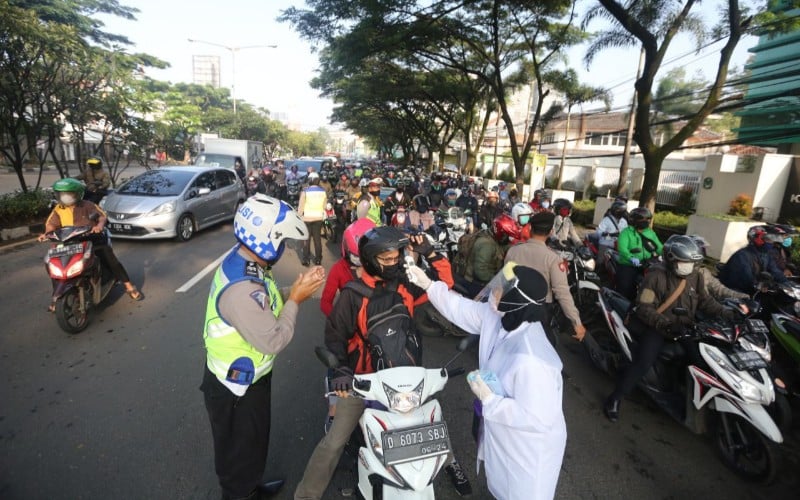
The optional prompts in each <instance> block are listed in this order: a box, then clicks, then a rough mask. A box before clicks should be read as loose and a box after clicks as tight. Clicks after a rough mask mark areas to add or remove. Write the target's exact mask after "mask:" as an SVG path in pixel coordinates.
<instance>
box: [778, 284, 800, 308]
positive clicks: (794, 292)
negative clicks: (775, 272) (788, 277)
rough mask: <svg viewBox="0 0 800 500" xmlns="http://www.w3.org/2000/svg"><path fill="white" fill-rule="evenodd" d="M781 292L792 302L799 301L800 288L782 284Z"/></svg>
mask: <svg viewBox="0 0 800 500" xmlns="http://www.w3.org/2000/svg"><path fill="white" fill-rule="evenodd" d="M781 290H782V291H783V293H785V294H786V295H787V296H789V297H791V298H793V299H794V300H800V287H798V286H794V285H791V284H782V285H781ZM796 307H797V304H795V308H796Z"/></svg>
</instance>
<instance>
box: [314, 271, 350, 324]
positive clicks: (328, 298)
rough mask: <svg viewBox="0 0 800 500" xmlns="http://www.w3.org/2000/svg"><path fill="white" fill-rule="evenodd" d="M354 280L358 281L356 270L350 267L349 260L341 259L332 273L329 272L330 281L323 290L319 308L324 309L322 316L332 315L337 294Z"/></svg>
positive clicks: (328, 280)
mask: <svg viewBox="0 0 800 500" xmlns="http://www.w3.org/2000/svg"><path fill="white" fill-rule="evenodd" d="M354 279H356V273H355V270H354V269H353V268H352V267H350V262H348V261H347V259H344V258H342V259H339V260H337V261H336V263H335V264H334V265H333V266H331V269H330V271H328V279H327V281H325V287H324V288H323V289H322V298H321V299H320V301H319V308H320V309H322V314H324V315H325V316H329V315H330V314H331V310H333V299H335V298H336V293H337V292H338V291H339V290H341V289H342V288H344V286H345V285H346V284H347V282H348V281H352V280H354Z"/></svg>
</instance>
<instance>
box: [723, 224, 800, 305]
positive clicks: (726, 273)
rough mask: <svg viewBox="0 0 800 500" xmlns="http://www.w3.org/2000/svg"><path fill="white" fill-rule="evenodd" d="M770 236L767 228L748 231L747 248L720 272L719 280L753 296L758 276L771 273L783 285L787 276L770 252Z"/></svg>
mask: <svg viewBox="0 0 800 500" xmlns="http://www.w3.org/2000/svg"><path fill="white" fill-rule="evenodd" d="M770 246H771V243H770V235H769V233H768V231H767V227H766V226H763V225H761V226H753V227H751V228H750V229H748V230H747V246H746V247H744V248H740V249H739V250H737V251H736V252H735V253H734V254H733V255H732V256H731V258H730V259H728V262H727V263H726V264H725V265H724V266H722V269H721V270H720V272H719V280H720V281H721V282H722V284H723V285H725V286H727V287H728V288H733V289H734V290H738V291H740V292H743V293H746V294H748V295H752V294H753V293H754V292H755V286H756V282H757V281H758V275H759V274H760V273H762V272H766V273H769V274H770V275H771V276H772V277H773V279H775V281H777V282H778V283H783V282H785V281H786V280H787V278H786V275H785V274H784V273H783V271H781V269H780V267H778V264H777V262H775V259H774V257H773V256H772V254H771V252H770Z"/></svg>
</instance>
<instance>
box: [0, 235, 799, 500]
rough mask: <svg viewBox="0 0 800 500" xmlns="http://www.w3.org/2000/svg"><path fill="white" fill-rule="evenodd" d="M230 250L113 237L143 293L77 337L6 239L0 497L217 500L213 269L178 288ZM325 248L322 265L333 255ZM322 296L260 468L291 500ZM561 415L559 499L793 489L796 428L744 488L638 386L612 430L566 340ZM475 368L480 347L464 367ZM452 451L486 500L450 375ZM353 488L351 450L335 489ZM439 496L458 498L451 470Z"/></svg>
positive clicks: (316, 418)
mask: <svg viewBox="0 0 800 500" xmlns="http://www.w3.org/2000/svg"><path fill="white" fill-rule="evenodd" d="M232 244H233V238H232V236H231V225H230V224H223V225H220V226H218V227H216V228H212V229H211V230H208V231H205V232H202V233H199V234H198V235H197V236H196V237H195V239H193V240H191V241H190V242H188V243H184V244H179V243H174V242H171V241H164V242H155V241H151V242H130V241H123V240H115V242H114V248H115V250H116V252H117V254H118V255H119V257H120V260H121V261H122V262H123V263H124V264H125V266H126V267H127V269H128V271H129V273H130V275H131V278H132V279H133V281H134V283H137V284H139V285H140V286H141V289H142V290H143V291H144V293H145V294H146V299H145V300H144V301H142V302H133V301H131V300H130V299H129V298H128V297H127V296H125V295H124V294H122V290H121V289H119V290H117V291H115V292H114V293H112V296H111V300H109V301H107V302H106V303H105V305H104V307H103V308H102V309H101V310H100V311H99V312H98V314H97V316H96V317H95V318H94V321H93V323H92V324H91V325H90V327H89V328H88V329H87V330H86V331H85V332H83V333H80V334H77V335H69V334H66V333H64V332H62V331H61V330H60V329H59V328H58V326H57V325H56V322H55V319H54V318H53V317H52V315H51V314H49V313H47V312H45V307H46V305H47V303H48V300H49V292H50V284H49V281H48V278H47V277H46V275H45V271H44V269H43V266H42V260H41V259H42V256H43V254H44V250H45V248H44V246H43V245H41V244H36V243H31V244H27V245H21V246H15V247H13V248H11V249H8V248H7V249H2V248H0V276H2V277H3V280H2V284H1V285H0V318H3V324H2V326H1V327H0V498H3V499H7V500H16V499H100V498H114V499H140V498H148V499H175V498H180V499H213V498H218V497H219V490H218V487H217V483H216V476H215V474H214V467H213V453H212V442H211V436H210V431H209V425H208V421H207V416H206V413H205V408H204V406H203V400H202V395H201V393H200V391H199V390H198V386H199V384H200V379H201V375H202V367H203V362H204V352H203V344H202V322H203V314H204V310H205V302H206V298H207V292H208V285H209V282H210V279H211V275H210V274H209V275H207V276H205V277H204V278H203V279H201V280H199V281H198V283H197V284H196V285H195V286H193V287H191V288H190V289H189V290H188V291H186V292H183V293H178V292H176V290H177V289H178V288H180V287H181V286H182V285H184V284H185V283H186V282H187V281H188V280H189V279H190V278H192V277H193V276H195V275H196V274H197V273H198V272H200V271H201V270H202V269H203V268H205V267H206V266H207V265H208V264H209V263H211V262H213V261H214V260H215V259H217V258H218V257H219V256H220V255H222V254H223V253H224V252H225V251H226V250H227V249H228V248H230V246H231V245H232ZM331 250H333V251H335V248H334V247H333V246H331V247H330V248H328V249H327V250H326V254H325V259H324V261H323V264H324V265H327V266H329V265H330V264H331V263H332V262H333V258H334V257H333V254H332V253H331ZM302 269H303V268H302V267H301V266H300V260H299V258H298V256H297V253H296V251H294V250H293V249H290V250H287V252H286V254H285V256H284V258H283V259H282V260H281V262H280V263H279V265H278V266H277V267H276V270H275V274H276V277H277V280H278V282H279V284H281V285H288V284H290V283H291V281H292V280H293V278H294V277H295V276H296V274H297V273H298V272H300V271H301V270H302ZM318 302H319V301H318V299H317V298H312V299H310V300H309V301H308V302H306V303H304V304H303V305H302V306H301V314H300V315H299V320H298V326H297V331H296V335H295V338H294V340H293V341H292V343H291V344H290V345H289V347H288V348H287V349H286V351H285V352H283V353H281V355H280V356H279V357H278V361H277V364H276V367H275V373H274V379H273V404H272V408H273V417H272V426H273V427H272V429H273V431H272V442H271V447H270V458H269V463H268V468H267V472H266V474H265V476H268V477H272V476H283V477H286V479H287V482H288V485H287V488H286V489H285V490H284V491H283V492H281V494H280V495H278V496H277V497H276V498H286V499H288V498H291V492H292V491H293V489H294V487H295V486H296V484H297V482H298V481H299V479H300V477H301V475H302V471H303V469H304V466H305V463H306V461H307V459H308V457H309V456H310V454H311V451H312V450H313V448H314V446H315V445H316V443H317V441H318V440H319V438H320V437H321V436H322V423H323V417H324V414H325V402H324V400H323V398H322V396H321V393H322V389H323V388H322V377H323V373H324V368H323V367H322V366H321V365H320V364H319V362H318V361H317V360H316V359H315V357H314V354H313V346H315V345H318V344H320V343H321V341H322V328H323V317H322V314H321V312H320V311H319V303H318ZM456 343H457V340H456V339H454V338H449V337H445V338H426V339H425V364H426V365H427V366H430V367H434V366H438V365H441V364H442V363H443V362H444V361H445V360H446V359H448V358H449V357H451V356H452V354H454V353H455V352H456V351H455V345H456ZM559 352H560V354H561V356H562V359H563V361H564V365H565V368H564V377H565V385H564V387H565V389H564V412H565V415H566V419H567V427H568V434H569V437H568V442H567V450H566V456H565V458H564V462H563V467H562V473H561V476H560V480H559V485H558V490H557V498H559V499H575V498H603V499H605V498H653V499H666V498H686V497H690V498H726V499H738V498H743V499H751V498H752V499H758V498H763V499H779V498H797V495H796V492H797V490H798V487H799V486H800V480H798V478H797V476H796V475H795V474H794V472H795V471H797V470H798V465H799V464H800V460H798V455H799V453H798V447H797V444H796V443H797V441H798V440H797V435H796V432H795V434H794V435H792V436H790V439H789V442H788V444H787V445H786V446H785V447H784V448H785V451H786V453H785V455H786V464H785V465H786V467H785V469H784V473H783V474H782V475H781V476H780V477H779V479H778V480H777V481H776V482H775V483H774V484H773V485H771V486H767V487H765V486H759V485H752V484H748V483H745V482H743V481H741V480H739V479H738V478H737V477H736V476H734V475H732V474H731V473H730V472H729V471H728V470H727V469H726V468H725V467H723V466H722V465H721V463H720V462H719V461H718V460H717V458H716V456H715V454H714V450H713V448H712V446H711V442H710V440H709V439H707V438H705V437H702V436H695V435H693V434H691V433H690V432H689V431H688V430H686V429H684V428H682V427H681V426H680V425H678V424H677V423H675V422H674V421H672V420H671V419H670V418H669V417H667V416H665V415H662V414H661V413H659V412H657V411H656V410H653V409H651V408H650V407H649V405H647V404H646V403H645V402H644V401H643V398H642V397H639V396H634V397H633V398H631V400H630V401H626V402H625V404H624V406H623V408H622V419H621V421H620V422H619V423H618V424H611V423H609V422H608V421H607V420H606V419H605V418H604V417H603V415H602V413H601V411H600V401H601V400H602V398H603V397H604V396H605V395H606V394H607V393H608V392H609V391H610V389H611V386H612V384H613V381H612V380H611V379H610V378H608V377H606V376H604V375H602V374H600V373H598V372H597V371H596V370H594V369H593V368H592V367H591V366H590V365H589V364H588V362H587V361H586V360H585V359H584V355H583V352H582V348H581V346H580V345H579V344H577V343H574V341H572V340H570V339H569V338H567V337H564V338H562V342H561V346H560V349H559ZM476 365H477V362H476V358H475V355H474V353H472V352H468V353H466V354H465V355H464V356H462V357H461V358H460V359H459V360H458V361H457V362H456V363H455V366H463V367H464V368H466V369H467V370H469V369H472V368H475V367H476ZM439 399H440V402H441V403H442V406H443V411H444V415H445V419H446V421H447V422H448V427H449V429H450V432H451V435H452V437H453V439H452V441H453V444H454V447H455V450H456V456H457V457H458V459H459V460H460V461H461V462H462V464H463V465H464V467H465V469H466V471H467V473H468V475H469V477H470V478H471V479H472V483H473V488H474V489H475V494H474V495H473V498H481V499H482V498H490V496H489V493H488V491H487V490H486V485H485V484H486V483H485V479H484V477H483V475H478V474H477V473H476V471H475V451H476V450H475V445H474V443H473V441H472V438H471V436H470V423H471V401H472V395H471V393H470V392H469V389H468V388H467V385H466V383H465V381H464V379H463V377H460V378H454V379H453V380H452V381H451V382H450V384H449V385H448V387H447V388H446V389H445V390H444V391H443V393H442V394H441V395H440V396H439ZM348 487H352V476H351V475H350V473H349V468H348V466H347V463H346V461H345V460H343V462H342V464H340V469H339V470H338V471H337V475H336V477H335V478H334V481H333V483H332V484H331V486H330V487H329V489H328V492H327V493H326V496H325V498H326V499H337V498H342V495H341V492H340V490H341V489H342V488H348ZM437 496H438V497H439V498H443V499H454V498H458V497H457V495H456V493H455V492H454V490H453V489H452V487H451V486H450V485H449V484H448V481H447V478H446V476H445V475H444V474H442V475H440V477H439V478H438V479H437Z"/></svg>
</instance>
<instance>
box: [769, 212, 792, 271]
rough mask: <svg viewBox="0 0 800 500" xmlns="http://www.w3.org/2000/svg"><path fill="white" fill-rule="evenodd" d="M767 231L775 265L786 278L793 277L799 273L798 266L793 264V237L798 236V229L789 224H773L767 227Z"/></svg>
mask: <svg viewBox="0 0 800 500" xmlns="http://www.w3.org/2000/svg"><path fill="white" fill-rule="evenodd" d="M767 231H768V232H769V233H770V236H769V240H770V243H771V248H770V253H771V254H772V258H773V259H774V260H775V264H777V265H778V269H780V270H781V271H783V274H784V275H785V276H787V277H789V276H792V274H793V273H795V272H796V271H797V266H795V265H794V263H792V241H793V240H792V236H793V235H796V234H797V228H795V227H794V226H791V225H789V224H772V225H769V226H767Z"/></svg>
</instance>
